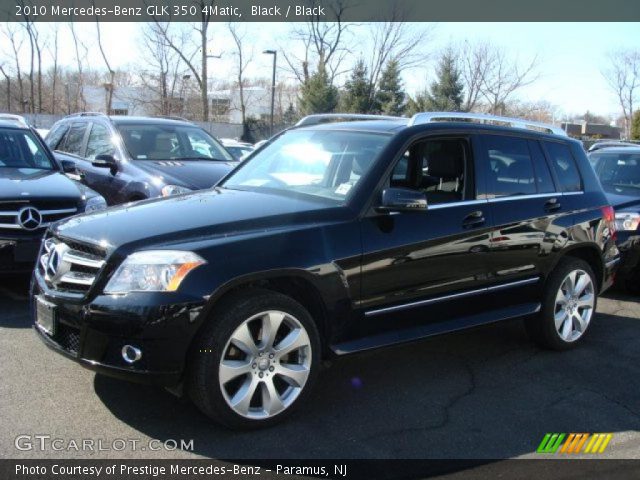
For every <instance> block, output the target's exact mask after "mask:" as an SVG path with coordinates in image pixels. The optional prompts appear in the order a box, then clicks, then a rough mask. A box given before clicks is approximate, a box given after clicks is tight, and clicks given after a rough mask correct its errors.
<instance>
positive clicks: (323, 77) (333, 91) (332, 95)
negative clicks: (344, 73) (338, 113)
mask: <svg viewBox="0 0 640 480" xmlns="http://www.w3.org/2000/svg"><path fill="white" fill-rule="evenodd" d="M337 104H338V89H337V88H336V87H334V86H333V85H332V84H331V81H330V79H329V76H328V75H327V71H326V70H325V67H324V64H323V63H322V62H320V63H319V64H318V70H317V71H316V72H315V73H314V74H313V75H311V76H310V77H309V79H308V80H307V81H306V82H304V83H303V84H302V87H301V88H300V113H302V114H303V115H311V114H314V113H330V112H333V111H334V110H335V108H336V106H337Z"/></svg>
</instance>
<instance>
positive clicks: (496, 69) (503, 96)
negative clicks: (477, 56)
mask: <svg viewBox="0 0 640 480" xmlns="http://www.w3.org/2000/svg"><path fill="white" fill-rule="evenodd" d="M487 61H488V66H487V71H486V73H485V77H484V80H483V82H482V95H483V97H484V98H485V100H486V102H487V107H488V111H489V113H494V114H504V113H505V110H506V108H507V102H508V100H509V98H510V97H511V96H512V95H513V93H514V92H515V91H516V90H519V89H520V88H522V87H525V86H527V85H530V84H531V83H533V82H534V81H535V80H536V79H537V77H538V76H537V74H536V71H535V70H536V67H537V63H538V58H537V57H534V58H533V59H531V61H529V62H527V63H524V64H520V63H519V62H518V61H517V59H515V60H512V59H511V58H510V55H509V53H508V52H507V51H506V50H505V49H503V48H501V47H495V48H493V49H492V50H491V51H490V52H489V57H488V58H487Z"/></svg>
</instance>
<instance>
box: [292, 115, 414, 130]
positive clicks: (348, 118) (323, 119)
mask: <svg viewBox="0 0 640 480" xmlns="http://www.w3.org/2000/svg"><path fill="white" fill-rule="evenodd" d="M402 118H403V117H390V116H386V115H367V114H363V113H318V114H315V115H307V116H306V117H304V118H302V119H301V120H299V121H298V123H296V125H295V126H296V127H303V126H304V127H306V126H309V125H318V124H320V123H331V122H352V121H356V120H402Z"/></svg>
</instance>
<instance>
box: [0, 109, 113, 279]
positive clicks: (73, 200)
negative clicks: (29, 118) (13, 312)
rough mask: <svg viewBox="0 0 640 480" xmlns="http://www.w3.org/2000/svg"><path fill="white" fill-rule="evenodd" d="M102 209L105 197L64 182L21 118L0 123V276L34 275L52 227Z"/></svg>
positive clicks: (5, 117)
mask: <svg viewBox="0 0 640 480" xmlns="http://www.w3.org/2000/svg"><path fill="white" fill-rule="evenodd" d="M68 167H69V166H68V165H67V168H68ZM104 208H106V203H105V201H104V198H102V197H101V196H100V195H98V194H97V193H96V192H94V191H93V190H91V189H90V188H87V187H85V186H84V185H82V184H80V183H78V182H76V181H73V180H71V179H69V178H67V176H66V175H65V172H64V166H63V165H60V164H58V162H56V160H55V159H54V158H53V155H52V154H51V152H50V151H49V149H48V148H47V146H46V145H45V144H44V142H43V141H42V139H41V138H40V136H39V135H38V134H37V133H36V131H35V129H33V128H30V127H29V126H28V125H27V123H26V121H25V120H24V118H22V117H20V116H18V115H3V118H0V275H3V276H4V275H7V274H14V273H16V272H30V271H31V270H33V265H34V263H35V261H36V258H37V257H38V251H39V249H40V243H41V240H42V236H43V235H44V232H45V229H46V228H47V227H48V226H49V225H51V224H52V223H54V222H56V221H58V220H61V219H63V218H66V217H70V216H72V215H75V214H77V213H84V212H92V211H96V210H102V209H104Z"/></svg>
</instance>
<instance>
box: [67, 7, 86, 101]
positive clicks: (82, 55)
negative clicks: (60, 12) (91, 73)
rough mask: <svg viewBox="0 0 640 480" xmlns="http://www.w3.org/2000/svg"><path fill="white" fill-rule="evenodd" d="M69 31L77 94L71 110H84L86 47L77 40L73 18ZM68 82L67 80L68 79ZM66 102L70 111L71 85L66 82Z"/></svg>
mask: <svg viewBox="0 0 640 480" xmlns="http://www.w3.org/2000/svg"><path fill="white" fill-rule="evenodd" d="M69 29H70V31H71V38H72V39H73V48H74V52H75V56H76V65H77V77H76V80H77V82H76V83H77V89H78V93H77V96H75V97H74V98H75V102H74V105H75V106H74V108H73V110H84V109H85V108H86V105H87V102H86V100H85V98H84V80H85V79H84V68H83V65H84V63H85V62H86V60H87V53H88V50H87V47H86V45H85V44H84V43H83V42H81V41H80V39H79V38H78V35H77V33H76V29H75V27H74V22H73V18H71V22H69ZM68 80H69V79H68ZM66 88H67V102H68V103H69V105H68V109H69V110H71V105H70V103H71V95H70V88H71V85H70V84H69V81H67V85H66Z"/></svg>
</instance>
